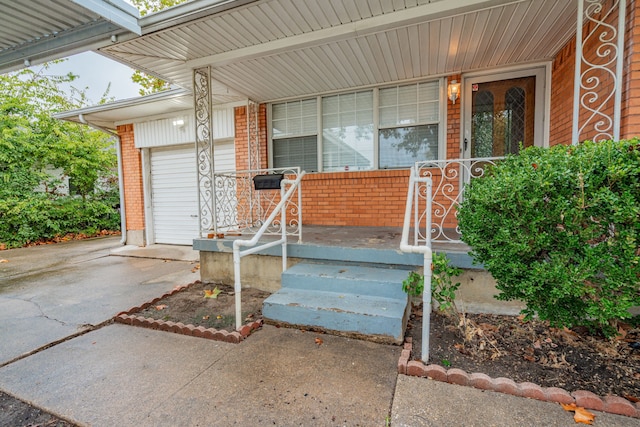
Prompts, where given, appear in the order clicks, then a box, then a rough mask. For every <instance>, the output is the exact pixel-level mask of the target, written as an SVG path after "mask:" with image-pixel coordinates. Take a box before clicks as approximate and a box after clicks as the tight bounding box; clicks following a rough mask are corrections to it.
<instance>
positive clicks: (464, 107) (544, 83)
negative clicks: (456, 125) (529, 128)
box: [460, 63, 551, 158]
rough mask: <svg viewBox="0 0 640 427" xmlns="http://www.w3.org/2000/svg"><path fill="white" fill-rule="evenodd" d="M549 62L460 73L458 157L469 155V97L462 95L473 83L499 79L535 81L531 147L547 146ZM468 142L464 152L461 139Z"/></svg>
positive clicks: (466, 92)
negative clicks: (532, 142)
mask: <svg viewBox="0 0 640 427" xmlns="http://www.w3.org/2000/svg"><path fill="white" fill-rule="evenodd" d="M549 68H550V67H549V63H544V64H541V65H538V66H531V67H528V68H523V67H517V68H512V69H503V70H489V71H485V72H483V73H473V74H471V73H470V74H464V75H463V76H462V93H461V96H460V103H461V111H460V116H461V117H460V122H461V123H460V133H461V138H460V143H461V153H462V155H461V156H460V157H462V158H468V157H470V153H471V97H470V96H465V95H466V94H469V93H471V85H472V84H474V83H487V82H494V81H499V80H508V79H514V78H519V77H529V76H534V77H535V78H536V89H535V105H536V110H535V118H534V145H535V146H538V147H548V146H549V137H548V135H549V133H548V132H549V124H548V123H545V121H546V122H548V119H549V108H550V100H549V101H547V99H549V98H550V97H551V93H550V85H549V84H548V83H549V82H548V80H549V79H550V71H549ZM465 139H466V140H467V141H468V142H469V144H468V146H467V149H466V150H465V149H464V140H465Z"/></svg>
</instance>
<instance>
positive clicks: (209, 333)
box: [113, 282, 262, 344]
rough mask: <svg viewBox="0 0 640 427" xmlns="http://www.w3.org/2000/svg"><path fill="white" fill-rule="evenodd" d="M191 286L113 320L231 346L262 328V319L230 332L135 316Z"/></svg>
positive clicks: (133, 308)
mask: <svg viewBox="0 0 640 427" xmlns="http://www.w3.org/2000/svg"><path fill="white" fill-rule="evenodd" d="M194 283H196V282H194ZM192 284H193V283H191V284H189V285H182V286H176V287H175V288H174V289H173V290H171V291H170V292H167V293H165V294H164V295H162V296H160V297H158V298H154V299H153V300H151V301H149V302H146V303H144V304H142V305H140V306H136V307H132V308H130V309H129V310H127V311H123V312H120V313H118V314H116V316H115V317H114V318H113V320H114V321H115V322H116V323H123V324H125V325H132V326H139V327H143V328H149V329H155V330H159V331H167V332H173V333H176V334H181V335H188V336H192V337H198V338H205V339H210V340H215V341H224V342H229V343H233V344H238V343H240V342H242V341H244V340H245V339H246V338H247V337H248V336H249V335H251V334H252V333H253V332H254V331H255V330H257V329H259V328H260V327H261V326H262V319H258V320H255V321H253V322H251V323H247V324H245V325H242V327H240V329H239V330H237V331H231V332H230V331H225V330H222V329H220V330H218V329H215V328H205V327H204V326H194V325H192V324H188V325H185V324H184V323H182V322H178V323H175V322H172V321H166V322H165V321H164V320H156V319H152V318H149V317H143V316H136V313H138V312H139V311H141V310H144V309H146V308H148V307H150V306H152V305H154V304H157V303H158V301H160V300H162V299H164V298H167V297H169V296H171V295H173V294H175V293H176V292H180V291H182V290H183V289H186V288H187V287H189V286H190V285H192Z"/></svg>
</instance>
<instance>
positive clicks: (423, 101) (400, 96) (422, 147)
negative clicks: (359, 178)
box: [378, 82, 440, 168]
mask: <svg viewBox="0 0 640 427" xmlns="http://www.w3.org/2000/svg"><path fill="white" fill-rule="evenodd" d="M379 114H380V129H379V131H378V133H379V135H378V138H379V145H378V147H379V167H380V168H398V167H409V166H411V165H412V164H414V163H415V162H417V161H420V160H437V159H438V140H439V132H438V122H439V120H440V95H439V85H438V82H429V83H419V84H412V85H405V86H396V87H391V88H385V89H380V106H379Z"/></svg>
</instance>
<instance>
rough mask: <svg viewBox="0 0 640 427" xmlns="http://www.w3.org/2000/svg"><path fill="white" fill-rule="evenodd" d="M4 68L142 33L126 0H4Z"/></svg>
mask: <svg viewBox="0 0 640 427" xmlns="http://www.w3.org/2000/svg"><path fill="white" fill-rule="evenodd" d="M0 10H1V11H2V14H0V73H6V72H9V71H13V70H17V69H19V68H22V67H24V66H28V65H32V64H38V63H42V62H46V61H50V60H52V59H58V58H61V57H65V56H69V55H73V54H75V53H79V52H84V51H88V50H95V49H98V48H101V47H105V46H107V45H112V44H114V43H116V42H118V41H123V40H126V39H130V38H132V37H135V36H137V35H139V34H141V29H140V26H139V25H138V17H139V13H138V10H137V9H136V8H135V7H133V6H132V5H130V4H129V3H127V2H125V1H124V0H19V1H16V0H0Z"/></svg>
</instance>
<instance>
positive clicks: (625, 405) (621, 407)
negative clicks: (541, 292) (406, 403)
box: [398, 337, 640, 418]
mask: <svg viewBox="0 0 640 427" xmlns="http://www.w3.org/2000/svg"><path fill="white" fill-rule="evenodd" d="M412 351H413V343H412V339H411V337H407V339H406V340H405V342H404V347H403V349H402V352H401V353H400V359H399V360H398V373H399V374H404V375H409V376H414V377H425V378H430V379H433V380H436V381H442V382H446V383H450V384H458V385H463V386H469V387H474V388H478V389H480V390H490V391H496V392H498V393H506V394H511V395H513V396H520V397H528V398H530V399H537V400H541V401H544V402H553V403H575V404H576V405H578V406H581V407H584V408H587V409H593V410H594V411H601V412H608V413H611V414H617V415H625V416H628V417H634V418H640V402H638V403H635V404H634V403H633V402H630V401H629V400H627V399H625V398H623V397H619V396H611V395H610V396H604V397H600V396H598V395H596V394H595V393H592V392H590V391H586V390H577V391H574V392H573V393H569V392H568V391H566V390H564V389H562V388H558V387H540V386H539V385H537V384H533V383H530V382H522V383H516V382H515V381H513V380H511V379H509V378H503V377H498V378H491V377H490V376H488V375H485V374H482V373H473V374H468V373H467V372H465V371H463V370H462V369H457V368H451V369H448V370H447V369H445V368H443V367H442V366H440V365H435V364H431V365H425V364H424V363H423V362H422V361H419V360H410V359H411V352H412Z"/></svg>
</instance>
